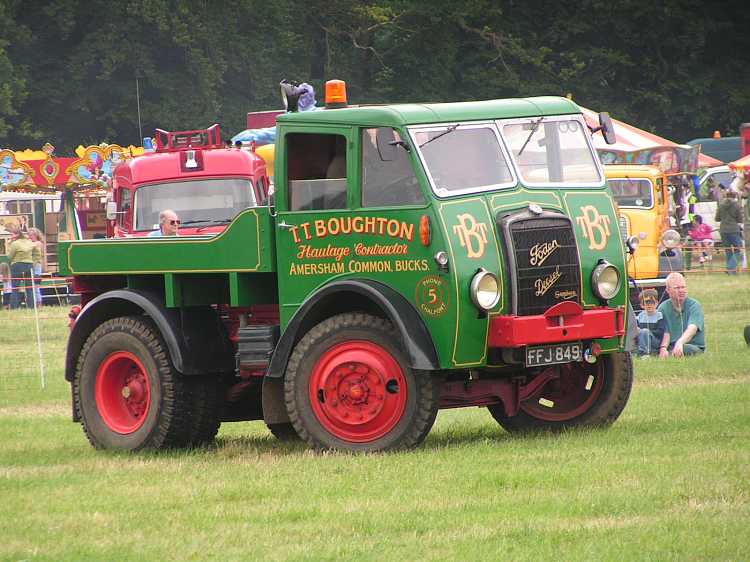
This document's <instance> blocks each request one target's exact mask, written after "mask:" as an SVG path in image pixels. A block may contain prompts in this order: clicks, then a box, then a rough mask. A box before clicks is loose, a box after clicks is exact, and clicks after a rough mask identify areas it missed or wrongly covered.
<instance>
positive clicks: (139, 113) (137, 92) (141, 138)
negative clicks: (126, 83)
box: [135, 76, 143, 142]
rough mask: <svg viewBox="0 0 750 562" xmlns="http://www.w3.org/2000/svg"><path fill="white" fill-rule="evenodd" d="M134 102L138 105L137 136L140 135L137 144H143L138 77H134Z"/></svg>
mask: <svg viewBox="0 0 750 562" xmlns="http://www.w3.org/2000/svg"><path fill="white" fill-rule="evenodd" d="M135 101H136V104H137V105H138V134H139V135H140V138H139V141H138V142H143V127H141V90H140V87H139V86H138V76H136V77H135Z"/></svg>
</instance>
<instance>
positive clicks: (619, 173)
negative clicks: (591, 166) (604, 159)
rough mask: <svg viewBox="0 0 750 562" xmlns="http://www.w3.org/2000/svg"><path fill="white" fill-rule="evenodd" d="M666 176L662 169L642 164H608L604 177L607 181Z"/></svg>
mask: <svg viewBox="0 0 750 562" xmlns="http://www.w3.org/2000/svg"><path fill="white" fill-rule="evenodd" d="M663 175H665V174H664V172H662V171H661V169H659V168H657V167H656V166H646V165H641V164H606V165H605V166H604V176H605V177H606V178H607V179H612V178H625V177H627V178H658V177H660V176H663Z"/></svg>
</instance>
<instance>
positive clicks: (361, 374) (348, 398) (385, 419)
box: [309, 340, 408, 443]
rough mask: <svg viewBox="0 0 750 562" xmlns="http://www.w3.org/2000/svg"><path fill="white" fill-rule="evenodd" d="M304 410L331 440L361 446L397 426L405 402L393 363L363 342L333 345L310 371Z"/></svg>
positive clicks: (403, 384)
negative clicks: (307, 406) (309, 410)
mask: <svg viewBox="0 0 750 562" xmlns="http://www.w3.org/2000/svg"><path fill="white" fill-rule="evenodd" d="M309 396H310V404H311V405H312V409H313V412H314V413H315V416H316V417H317V419H318V421H319V422H320V423H321V425H322V426H323V427H324V428H325V429H326V430H327V431H329V432H330V433H331V434H333V435H334V436H335V437H337V438H339V439H342V440H344V441H350V442H352V443H367V442H370V441H375V440H376V439H380V438H381V437H383V436H384V435H386V434H387V433H388V432H389V431H391V430H392V429H393V428H394V427H395V426H396V424H397V423H398V422H399V420H400V419H401V417H402V416H403V414H404V410H405V409H406V401H407V398H408V394H407V388H406V378H405V377H404V373H403V371H402V369H401V366H400V365H399V363H398V361H396V359H395V358H394V357H393V355H391V354H390V353H389V352H388V351H387V350H386V349H384V348H383V347H381V346H379V345H377V344H375V343H372V342H369V341H359V340H355V341H348V342H345V343H340V344H337V345H334V346H333V347H332V348H330V349H329V350H328V351H326V352H325V353H324V354H323V355H322V356H321V357H320V359H318V361H317V362H316V363H315V366H314V367H313V372H312V376H311V378H310V386H309Z"/></svg>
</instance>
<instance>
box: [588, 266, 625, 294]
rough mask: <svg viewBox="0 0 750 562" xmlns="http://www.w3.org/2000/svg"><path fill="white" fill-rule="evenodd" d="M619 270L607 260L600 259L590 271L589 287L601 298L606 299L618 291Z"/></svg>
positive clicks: (619, 281)
mask: <svg viewBox="0 0 750 562" xmlns="http://www.w3.org/2000/svg"><path fill="white" fill-rule="evenodd" d="M621 282H622V280H621V279H620V272H619V271H617V268H616V267H615V266H614V265H612V264H611V263H609V262H607V261H602V262H600V263H599V265H597V266H596V267H595V268H594V271H593V272H592V273H591V289H592V290H593V291H594V294H595V295H596V296H597V297H599V298H600V299H602V300H605V301H608V300H609V299H611V298H613V297H614V296H615V295H616V294H617V293H618V292H619V291H620V284H621Z"/></svg>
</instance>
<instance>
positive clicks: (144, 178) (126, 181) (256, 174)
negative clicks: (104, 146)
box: [107, 130, 269, 237]
mask: <svg viewBox="0 0 750 562" xmlns="http://www.w3.org/2000/svg"><path fill="white" fill-rule="evenodd" d="M157 132H160V131H158V130H157ZM196 132H199V131H196ZM161 133H163V135H172V136H174V135H178V133H167V132H165V131H161ZM215 133H216V134H214V135H213V136H212V138H211V144H210V145H209V146H206V147H205V148H194V147H188V146H184V147H179V146H173V145H174V143H173V142H172V140H173V139H172V137H171V136H170V137H169V139H172V140H169V142H167V141H166V140H165V141H164V143H162V144H164V146H162V144H160V143H161V138H160V136H159V135H157V145H159V146H160V149H159V150H158V151H157V152H152V153H146V154H144V155H143V156H139V157H138V158H133V159H130V160H127V161H126V162H123V163H122V164H120V165H119V166H117V168H116V169H115V171H114V178H113V188H112V198H113V200H114V201H116V202H117V206H118V209H119V208H121V206H122V194H123V192H124V191H125V190H129V191H130V192H131V197H130V201H131V211H130V212H129V213H127V214H126V215H123V217H122V219H123V222H122V224H121V225H120V224H119V221H118V223H117V224H115V221H107V223H108V224H107V236H118V237H119V236H135V237H140V236H147V235H148V234H149V233H150V232H151V231H152V229H150V228H149V229H145V230H138V231H136V230H133V212H134V211H135V209H134V208H133V207H132V202H133V201H134V200H135V191H136V190H137V189H138V188H139V187H141V186H143V185H148V184H153V183H167V182H170V181H185V180H190V179H198V178H201V179H204V178H226V177H235V178H247V179H250V180H251V182H252V184H253V189H254V190H255V200H256V201H263V200H265V198H266V196H267V190H268V185H269V180H268V172H267V170H266V162H265V160H263V158H261V157H260V156H258V155H257V154H255V152H249V151H247V150H237V149H235V148H224V147H220V146H221V144H220V138H219V137H218V136H217V135H218V130H217V131H215ZM179 134H183V133H179ZM214 137H216V138H214ZM188 149H190V150H195V152H196V155H195V158H196V161H198V162H199V163H200V167H199V169H186V168H185V167H184V163H185V151H186V150H188ZM261 178H262V180H263V186H264V188H263V192H261V190H259V189H258V186H257V180H258V179H261ZM225 228H226V225H214V226H209V227H203V228H199V227H198V228H196V227H190V228H180V230H179V233H180V235H182V236H188V235H204V234H207V235H210V234H216V233H217V232H222V231H223V230H224V229H225Z"/></svg>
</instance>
